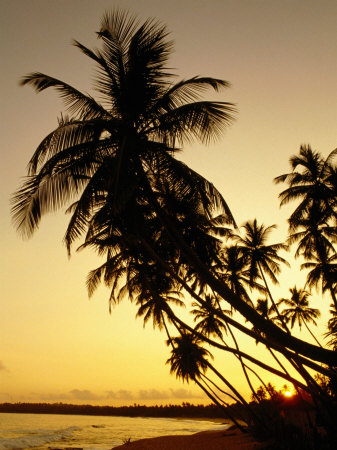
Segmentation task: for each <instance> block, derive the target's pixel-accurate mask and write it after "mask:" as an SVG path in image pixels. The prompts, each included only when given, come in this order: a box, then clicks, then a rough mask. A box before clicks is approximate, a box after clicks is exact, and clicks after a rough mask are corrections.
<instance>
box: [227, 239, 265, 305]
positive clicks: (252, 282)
mask: <svg viewBox="0 0 337 450" xmlns="http://www.w3.org/2000/svg"><path fill="white" fill-rule="evenodd" d="M220 259H221V265H220V268H219V273H220V276H221V278H222V279H223V280H224V281H225V282H226V283H227V284H228V286H229V287H230V289H232V291H233V292H235V293H236V294H237V295H239V296H240V297H241V298H243V299H245V301H246V302H247V303H248V304H250V305H253V303H252V301H251V299H250V296H249V294H248V292H247V288H250V289H257V290H258V291H259V292H261V293H263V292H265V291H266V288H265V287H264V286H263V285H261V284H260V283H258V282H257V281H256V278H254V279H252V277H251V272H250V269H249V266H248V263H249V259H248V257H247V255H246V254H245V251H244V250H243V249H242V248H241V247H239V246H238V245H230V246H228V247H226V248H225V249H224V250H223V251H222V252H221V256H220Z"/></svg>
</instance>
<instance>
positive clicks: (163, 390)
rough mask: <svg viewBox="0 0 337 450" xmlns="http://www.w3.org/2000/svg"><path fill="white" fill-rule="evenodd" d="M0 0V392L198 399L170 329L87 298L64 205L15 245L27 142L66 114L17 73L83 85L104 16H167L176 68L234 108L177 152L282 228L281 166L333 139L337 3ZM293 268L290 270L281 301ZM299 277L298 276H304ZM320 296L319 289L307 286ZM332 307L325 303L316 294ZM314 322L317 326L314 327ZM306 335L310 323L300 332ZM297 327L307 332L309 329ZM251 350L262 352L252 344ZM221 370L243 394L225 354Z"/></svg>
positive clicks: (33, 142) (4, 395)
mask: <svg viewBox="0 0 337 450" xmlns="http://www.w3.org/2000/svg"><path fill="white" fill-rule="evenodd" d="M139 5H140V2H138V1H136V0H133V1H132V0H124V1H122V0H120V1H119V2H116V3H114V2H113V1H111V0H109V1H106V0H95V1H94V0H57V1H52V0H11V1H9V0H1V18H0V20H1V24H0V30H1V31H0V33H1V36H0V45H1V57H2V61H1V66H2V70H1V73H0V77H1V84H0V85H1V164H0V169H1V176H0V183H1V189H0V192H1V197H0V202H1V217H0V227H1V230H0V236H1V271H0V283H1V290H0V306H1V313H0V402H1V401H67V402H74V403H77V402H84V403H95V404H112V405H117V404H130V403H134V402H136V403H148V404H151V403H176V402H181V401H191V402H202V401H204V397H203V395H202V394H201V393H200V391H199V389H198V388H197V387H194V386H193V385H186V384H185V385H183V384H182V383H181V382H178V381H176V380H175V378H174V377H173V376H170V375H169V368H168V366H166V365H165V361H166V359H167V358H168V357H169V353H168V348H167V347H166V345H165V344H164V340H165V335H164V334H161V333H160V332H159V331H153V330H152V326H151V324H149V325H148V326H147V327H146V328H145V330H144V329H143V326H142V322H141V320H137V321H136V320H135V313H136V309H135V307H134V306H133V305H130V304H129V303H128V302H124V303H123V304H121V305H119V306H117V307H116V308H115V309H114V310H113V313H112V315H111V316H109V314H108V305H107V299H108V292H107V290H106V289H104V288H101V289H99V290H98V291H97V293H96V295H95V296H94V297H93V298H92V299H91V300H90V301H89V300H88V297H87V293H86V288H85V278H86V274H87V272H88V271H89V270H90V269H92V268H94V267H96V263H97V258H96V256H94V255H93V254H89V253H84V252H82V253H78V254H75V255H74V256H73V257H72V258H71V259H70V260H68V258H67V254H66V250H65V248H64V246H63V244H62V237H63V234H64V231H65V225H66V218H65V217H64V216H63V214H62V213H59V214H55V215H50V216H48V217H45V219H44V220H42V224H41V227H40V229H39V231H38V232H37V233H36V234H35V235H34V236H33V238H32V239H30V240H29V241H22V240H21V238H20V237H19V236H18V235H17V234H16V232H15V230H14V228H13V227H12V225H11V221H10V212H9V198H10V195H11V193H12V192H13V191H14V190H15V189H16V188H17V187H18V186H19V184H20V177H22V176H24V175H25V167H26V164H27V162H28V160H29V158H30V156H31V155H32V153H33V151H34V150H35V148H36V147H37V145H38V144H39V143H40V141H41V140H42V138H44V137H45V136H46V134H47V133H48V132H50V131H51V130H52V129H53V128H54V127H55V126H56V118H57V116H59V114H60V112H61V111H62V110H63V107H62V104H61V102H60V101H59V100H58V98H57V95H56V94H55V93H54V92H51V91H50V92H49V91H48V92H45V93H42V94H39V95H36V94H35V93H34V92H33V90H32V89H31V88H29V87H25V88H21V87H19V85H18V81H19V79H20V78H21V77H22V76H23V75H25V74H27V73H29V72H32V71H40V72H44V73H46V74H48V75H52V76H55V77H56V78H60V79H62V80H64V81H66V82H68V83H69V84H72V85H74V86H75V87H78V88H80V89H81V90H83V91H89V90H90V86H91V85H90V82H91V79H92V75H93V71H92V70H93V67H92V66H91V65H90V63H88V61H87V59H88V58H86V57H84V56H83V55H82V54H81V53H80V52H79V51H78V50H77V49H76V48H75V47H73V46H71V40H72V39H77V40H79V41H80V42H81V43H83V44H84V45H86V46H88V47H94V46H96V45H98V43H97V42H96V37H95V31H97V30H98V29H99V23H100V18H101V16H102V14H103V12H104V11H105V10H107V9H111V8H112V7H114V6H120V7H123V8H128V9H130V11H132V12H135V13H137V14H139V16H140V17H141V18H142V19H146V18H147V17H149V16H151V17H156V18H158V19H160V20H161V21H162V22H164V23H166V24H167V26H168V29H169V30H170V31H171V32H172V37H173V39H174V40H175V53H174V54H173V56H172V59H171V67H174V68H175V69H176V73H177V74H178V75H179V77H181V78H187V77H190V76H194V75H208V76H212V77H216V78H223V79H226V80H228V81H230V82H231V83H232V88H231V89H228V90H225V91H223V92H222V93H221V94H219V95H218V96H217V97H216V98H217V99H219V100H223V101H230V102H234V103H236V104H237V106H238V110H239V113H238V115H237V121H236V122H235V123H234V124H233V125H232V126H231V127H230V128H229V129H228V130H227V132H226V134H225V135H224V136H223V138H222V139H221V141H219V142H218V143H217V144H215V145H210V146H209V147H203V146H201V145H199V144H196V145H191V146H188V147H187V148H186V151H185V152H184V153H183V154H181V158H182V159H183V160H184V161H185V162H187V163H188V164H189V165H191V167H192V168H193V169H195V170H197V171H199V172H200V173H201V174H202V175H204V176H206V178H208V179H209V180H211V181H212V182H214V184H215V185H216V186H217V188H218V189H219V190H220V191H221V192H222V193H223V195H224V197H225V198H226V200H227V202H228V203H229V205H230V207H231V210H232V212H233V214H234V216H235V218H236V220H237V222H238V224H241V223H242V222H244V221H246V220H249V219H253V218H255V217H256V218H257V219H258V221H259V222H264V223H265V224H266V225H271V224H273V223H278V224H279V228H278V231H277V232H275V234H274V239H275V241H282V240H284V239H285V237H286V219H287V215H288V213H289V211H290V210H291V208H290V209H289V208H288V209H284V210H283V209H282V210H281V211H280V210H279V203H278V199H277V195H278V193H279V192H280V190H281V188H282V187H281V186H275V185H273V183H272V180H273V178H274V177H275V176H278V175H280V174H282V173H287V172H288V171H289V165H288V160H289V157H290V156H291V155H293V154H295V153H297V152H298V150H299V146H300V145H301V144H311V146H312V148H313V149H316V150H318V151H320V152H321V153H322V154H323V155H327V154H328V153H329V152H330V151H331V150H333V149H334V148H335V147H336V146H337V142H336V119H337V99H336V94H337V83H336V73H337V46H336V42H337V31H336V23H337V3H336V1H335V0H207V1H206V0H205V1H204V0H188V1H187V0H185V2H182V1H181V0H168V1H163V0H142V2H141V5H142V6H141V7H140V6H139ZM299 280H301V276H300V275H299V274H298V271H297V270H296V269H295V267H293V269H292V270H291V271H285V272H284V274H283V276H282V279H281V281H282V283H281V286H280V287H278V288H274V292H275V297H276V298H280V297H282V296H286V295H287V293H288V289H289V287H292V286H293V285H294V284H295V282H298V283H299ZM299 287H300V286H299ZM313 297H315V295H314V296H313ZM316 297H317V298H316V300H315V298H314V301H316V303H315V306H317V305H318V306H319V307H322V309H323V311H326V309H327V308H326V307H327V305H328V302H329V300H328V299H325V300H324V301H322V299H320V298H319V297H318V296H316ZM321 331H324V329H323V328H321ZM303 333H304V332H303ZM303 337H307V336H306V335H305V334H303ZM252 351H253V352H255V354H257V353H258V352H259V351H260V349H259V347H255V344H254V345H253V347H252ZM216 366H217V367H218V368H219V369H220V370H223V371H224V372H225V373H226V374H227V376H228V378H229V379H237V380H238V384H237V386H238V388H239V389H241V391H242V393H243V394H246V393H247V392H248V390H247V387H246V385H245V384H244V381H243V380H241V374H239V372H238V368H237V366H236V365H235V363H233V362H232V360H230V362H229V360H228V361H227V360H226V357H224V356H221V357H218V358H216Z"/></svg>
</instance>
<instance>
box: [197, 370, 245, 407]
mask: <svg viewBox="0 0 337 450" xmlns="http://www.w3.org/2000/svg"><path fill="white" fill-rule="evenodd" d="M200 376H201V377H202V378H205V379H206V380H207V381H208V382H209V383H211V384H213V386H214V387H215V388H216V389H217V390H218V391H220V392H222V393H223V394H225V395H227V396H228V397H230V398H231V399H232V400H234V401H235V403H237V402H238V403H240V402H239V400H238V399H237V398H236V397H234V395H232V394H230V393H229V392H226V391H224V390H223V389H221V388H220V387H219V386H218V385H217V384H216V383H214V381H213V380H211V379H210V378H208V376H206V375H205V374H204V373H201V374H200ZM204 382H205V381H204ZM205 384H206V382H205ZM213 392H214V391H213ZM218 398H220V397H218ZM222 401H223V403H225V404H226V405H227V403H226V402H225V401H224V400H222Z"/></svg>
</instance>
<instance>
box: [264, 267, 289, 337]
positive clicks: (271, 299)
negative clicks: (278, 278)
mask: <svg viewBox="0 0 337 450" xmlns="http://www.w3.org/2000/svg"><path fill="white" fill-rule="evenodd" d="M258 266H259V271H260V273H261V276H262V279H263V282H264V285H265V286H266V289H267V292H268V295H269V298H270V301H271V302H272V304H273V307H274V309H275V311H276V314H277V317H278V318H279V319H280V321H281V323H282V326H283V328H284V329H285V330H286V332H287V333H288V334H291V333H290V331H289V328H288V327H287V324H286V323H285V321H284V319H283V317H282V316H281V314H280V312H279V310H278V307H277V305H276V303H275V302H274V298H273V296H272V295H271V292H270V289H269V286H268V283H267V280H266V277H265V276H264V273H263V270H262V268H261V265H260V263H258ZM267 307H268V304H267Z"/></svg>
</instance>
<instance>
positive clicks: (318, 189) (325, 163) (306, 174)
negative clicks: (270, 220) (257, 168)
mask: <svg viewBox="0 0 337 450" xmlns="http://www.w3.org/2000/svg"><path fill="white" fill-rule="evenodd" d="M336 154H337V149H336V150H333V151H332V152H331V153H330V154H329V155H328V157H327V158H326V159H323V157H322V155H321V154H320V153H319V152H315V151H313V150H312V149H311V147H310V146H309V145H301V147H300V152H299V155H298V156H297V155H294V156H292V157H291V158H290V165H291V168H292V172H290V173H288V174H284V175H280V176H278V177H276V178H275V179H274V182H275V183H284V182H286V183H288V185H289V188H288V189H285V190H284V191H282V192H281V193H280V194H279V198H280V199H281V206H283V205H285V204H287V203H289V202H290V201H292V200H298V199H299V200H300V204H299V205H298V206H297V208H296V209H295V211H294V212H293V213H292V215H291V216H290V218H289V225H290V227H292V226H293V225H295V227H296V223H297V221H298V220H299V219H301V218H303V217H304V216H306V212H307V211H308V210H310V208H311V207H312V206H313V205H314V204H315V205H316V206H317V207H318V209H319V210H321V212H323V211H325V213H326V214H328V215H329V216H331V215H332V216H334V217H336V209H335V208H336V190H335V187H334V183H333V180H335V178H334V176H333V173H334V170H335V168H334V167H333V166H332V165H331V164H332V160H333V158H334V157H335V156H336ZM298 169H301V170H298Z"/></svg>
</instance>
